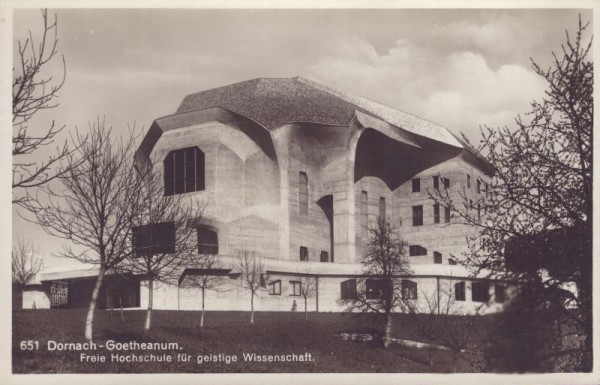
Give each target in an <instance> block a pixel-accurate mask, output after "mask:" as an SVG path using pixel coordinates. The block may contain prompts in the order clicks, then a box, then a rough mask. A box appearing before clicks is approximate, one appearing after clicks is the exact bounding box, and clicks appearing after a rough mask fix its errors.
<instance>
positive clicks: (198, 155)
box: [164, 147, 204, 195]
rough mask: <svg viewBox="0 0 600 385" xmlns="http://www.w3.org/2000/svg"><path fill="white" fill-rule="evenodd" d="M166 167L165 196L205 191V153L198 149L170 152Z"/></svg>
mask: <svg viewBox="0 0 600 385" xmlns="http://www.w3.org/2000/svg"><path fill="white" fill-rule="evenodd" d="M164 167H165V170H164V171H165V172H164V177H165V195H175V194H184V193H189V192H194V191H202V190H204V153H203V152H202V151H201V150H200V149H199V148H198V147H188V148H182V149H180V150H175V151H171V152H169V154H167V157H166V158H165V161H164Z"/></svg>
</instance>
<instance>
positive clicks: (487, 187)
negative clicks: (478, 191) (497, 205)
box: [485, 183, 490, 198]
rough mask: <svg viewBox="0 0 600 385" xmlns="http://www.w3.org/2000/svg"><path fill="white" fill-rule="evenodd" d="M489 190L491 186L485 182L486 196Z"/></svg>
mask: <svg viewBox="0 0 600 385" xmlns="http://www.w3.org/2000/svg"><path fill="white" fill-rule="evenodd" d="M489 192H490V186H489V185H488V184H487V183H485V197H486V198H487V197H488V196H489Z"/></svg>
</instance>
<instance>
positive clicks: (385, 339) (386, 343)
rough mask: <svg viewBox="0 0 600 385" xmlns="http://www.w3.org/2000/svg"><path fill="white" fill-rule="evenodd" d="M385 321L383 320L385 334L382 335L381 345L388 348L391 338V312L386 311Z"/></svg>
mask: <svg viewBox="0 0 600 385" xmlns="http://www.w3.org/2000/svg"><path fill="white" fill-rule="evenodd" d="M386 318H387V320H386V322H385V334H384V336H383V347H384V348H386V349H387V348H389V347H390V343H391V340H392V312H391V311H390V312H388V313H387V315H386Z"/></svg>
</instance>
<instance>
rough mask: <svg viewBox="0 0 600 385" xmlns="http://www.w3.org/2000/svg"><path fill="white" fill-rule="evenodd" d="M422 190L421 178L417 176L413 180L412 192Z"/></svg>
mask: <svg viewBox="0 0 600 385" xmlns="http://www.w3.org/2000/svg"><path fill="white" fill-rule="evenodd" d="M419 191H421V178H415V179H413V180H412V192H419Z"/></svg>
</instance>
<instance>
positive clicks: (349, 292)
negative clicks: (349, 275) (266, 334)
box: [340, 279, 358, 300]
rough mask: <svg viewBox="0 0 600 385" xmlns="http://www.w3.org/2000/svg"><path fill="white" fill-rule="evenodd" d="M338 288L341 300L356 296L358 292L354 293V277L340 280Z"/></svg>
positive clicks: (355, 297)
mask: <svg viewBox="0 0 600 385" xmlns="http://www.w3.org/2000/svg"><path fill="white" fill-rule="evenodd" d="M340 290H341V294H340V298H341V299H343V300H351V299H357V298H358V294H357V293H356V279H349V280H347V281H342V282H340Z"/></svg>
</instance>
